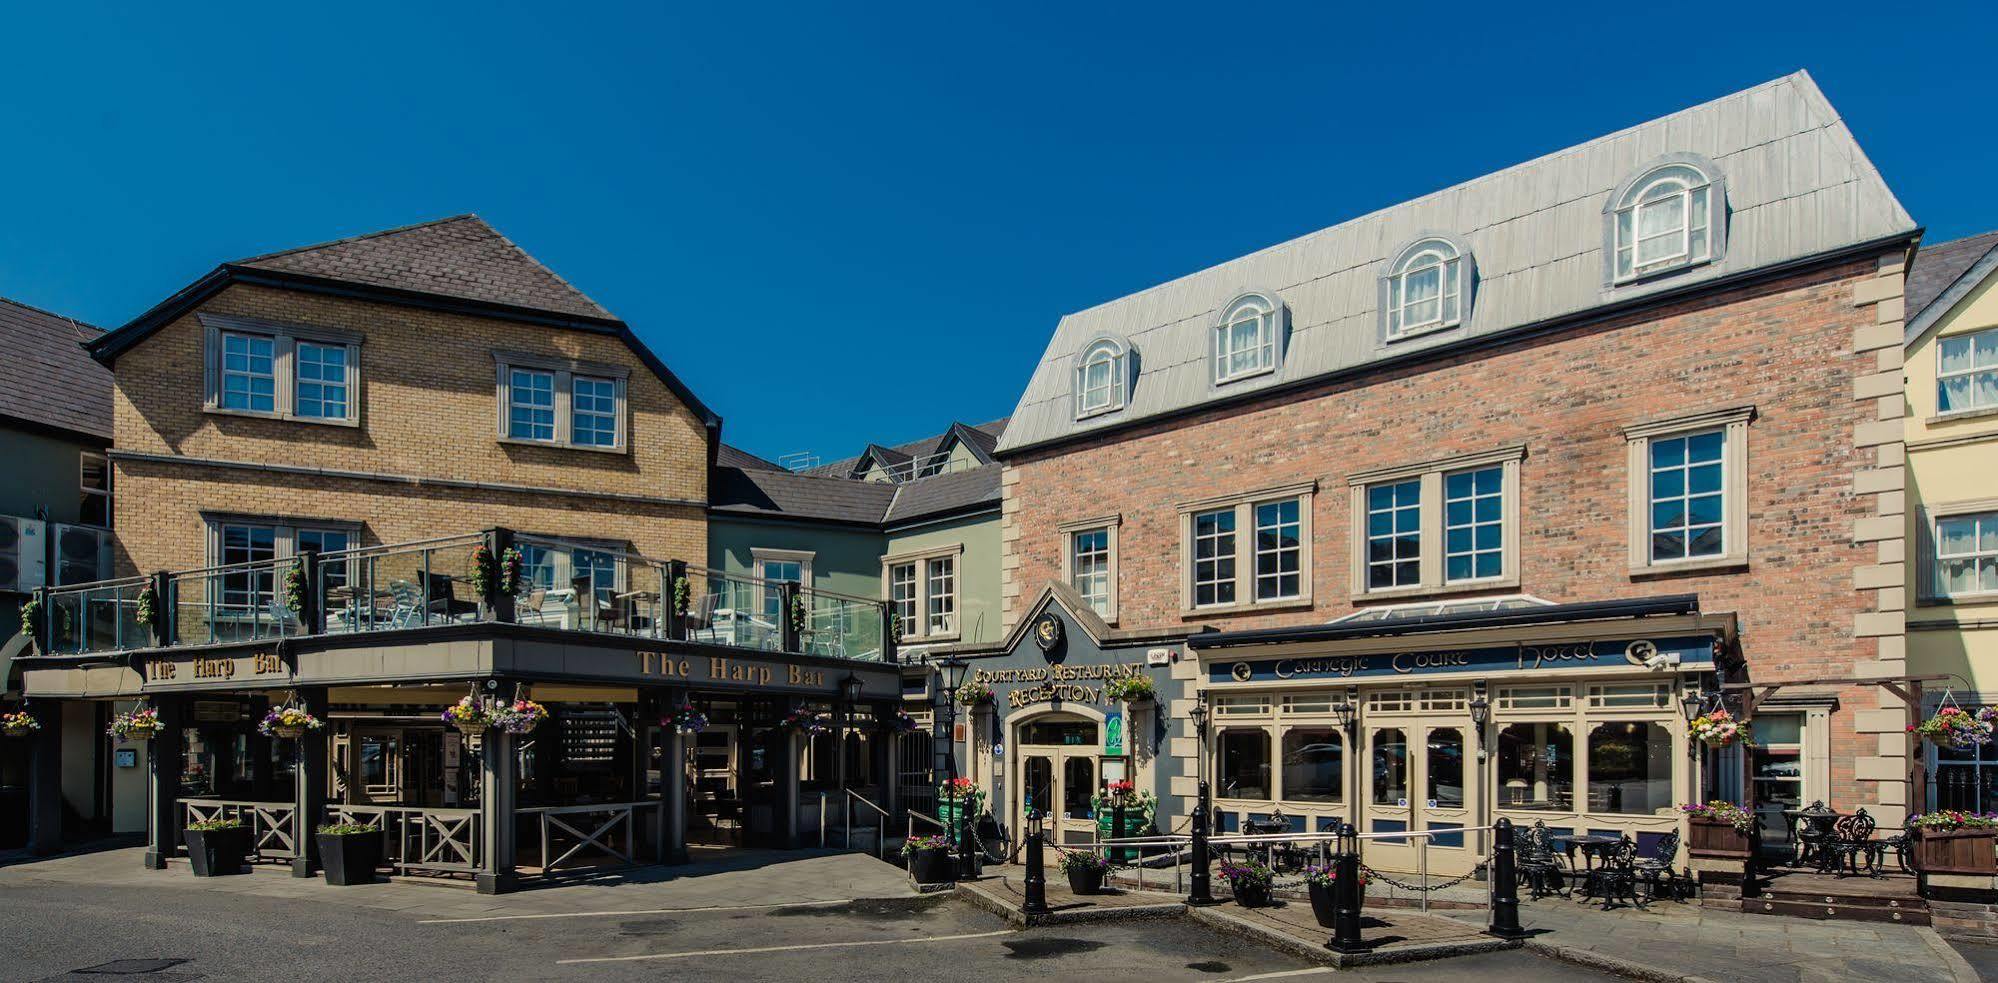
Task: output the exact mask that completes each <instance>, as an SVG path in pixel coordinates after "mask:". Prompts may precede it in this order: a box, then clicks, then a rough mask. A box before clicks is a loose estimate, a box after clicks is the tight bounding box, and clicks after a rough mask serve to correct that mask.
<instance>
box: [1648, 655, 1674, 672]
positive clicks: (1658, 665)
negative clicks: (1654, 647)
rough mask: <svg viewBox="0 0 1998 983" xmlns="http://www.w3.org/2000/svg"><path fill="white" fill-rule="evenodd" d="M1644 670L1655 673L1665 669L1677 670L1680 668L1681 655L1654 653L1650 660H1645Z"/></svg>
mask: <svg viewBox="0 0 1998 983" xmlns="http://www.w3.org/2000/svg"><path fill="white" fill-rule="evenodd" d="M1644 668H1646V669H1649V670H1651V671H1653V672H1658V671H1660V670H1663V669H1677V668H1679V653H1677V652H1657V653H1653V654H1652V656H1651V657H1650V658H1648V659H1645V660H1644Z"/></svg>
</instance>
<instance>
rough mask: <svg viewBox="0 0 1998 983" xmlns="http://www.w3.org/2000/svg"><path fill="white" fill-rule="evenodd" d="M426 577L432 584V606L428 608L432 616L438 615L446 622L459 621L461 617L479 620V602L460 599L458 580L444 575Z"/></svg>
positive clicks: (437, 574)
mask: <svg viewBox="0 0 1998 983" xmlns="http://www.w3.org/2000/svg"><path fill="white" fill-rule="evenodd" d="M424 576H425V578H427V582H428V583H429V584H430V605H429V608H428V611H429V613H430V614H434V615H437V616H439V617H441V618H443V619H444V620H445V621H457V620H458V619H459V617H460V616H461V615H462V616H465V617H467V618H470V619H477V618H478V616H479V602H478V601H475V600H474V601H467V600H463V599H460V598H459V597H458V580H457V578H455V577H452V576H450V575H449V574H442V573H432V574H425V575H424Z"/></svg>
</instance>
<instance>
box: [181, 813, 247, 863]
mask: <svg viewBox="0 0 1998 983" xmlns="http://www.w3.org/2000/svg"><path fill="white" fill-rule="evenodd" d="M181 836H182V838H183V839H184V840H185V841H186V843H187V859H188V860H189V861H190V862H191V863H193V865H194V876H196V877H221V876H222V875H224V874H240V873H242V872H243V858H244V857H245V856H248V855H249V852H250V827H248V826H245V825H243V821H242V820H240V819H203V820H199V821H197V822H191V823H188V824H187V830H186V831H185V832H183V833H182V834H181Z"/></svg>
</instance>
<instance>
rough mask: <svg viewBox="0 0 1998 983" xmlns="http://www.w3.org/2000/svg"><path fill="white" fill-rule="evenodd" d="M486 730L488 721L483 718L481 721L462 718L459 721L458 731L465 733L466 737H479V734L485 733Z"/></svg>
mask: <svg viewBox="0 0 1998 983" xmlns="http://www.w3.org/2000/svg"><path fill="white" fill-rule="evenodd" d="M485 732H486V723H485V721H483V720H480V721H471V720H461V721H459V722H458V733H460V734H463V735H465V736H466V737H478V736H479V735H481V734H484V733H485Z"/></svg>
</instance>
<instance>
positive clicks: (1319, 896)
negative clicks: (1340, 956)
mask: <svg viewBox="0 0 1998 983" xmlns="http://www.w3.org/2000/svg"><path fill="white" fill-rule="evenodd" d="M1338 888H1339V868H1337V867H1333V866H1329V865H1328V866H1324V867H1317V866H1313V867H1306V868H1304V889H1305V891H1307V892H1308V893H1310V895H1311V913H1312V915H1314V916H1316V917H1317V919H1318V924H1319V925H1321V926H1323V927H1325V928H1332V927H1334V925H1333V919H1334V918H1336V917H1337V916H1338V914H1339V895H1338V893H1337V892H1338ZM1366 891H1367V875H1366V872H1365V871H1361V872H1360V893H1362V894H1365V893H1366Z"/></svg>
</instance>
